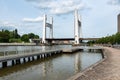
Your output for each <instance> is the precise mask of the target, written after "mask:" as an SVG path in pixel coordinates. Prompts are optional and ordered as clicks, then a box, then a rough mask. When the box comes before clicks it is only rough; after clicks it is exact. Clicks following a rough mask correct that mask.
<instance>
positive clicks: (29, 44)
mask: <svg viewBox="0 0 120 80" xmlns="http://www.w3.org/2000/svg"><path fill="white" fill-rule="evenodd" d="M35 45H36V43H0V46H35Z"/></svg>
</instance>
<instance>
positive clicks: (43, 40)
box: [42, 15, 53, 44]
mask: <svg viewBox="0 0 120 80" xmlns="http://www.w3.org/2000/svg"><path fill="white" fill-rule="evenodd" d="M47 27H48V28H49V29H50V38H51V39H52V38H53V18H52V17H51V21H50V23H47V15H44V17H43V37H42V43H43V44H46V43H47V42H46V31H47V30H46V28H47Z"/></svg>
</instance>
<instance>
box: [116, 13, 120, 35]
mask: <svg viewBox="0 0 120 80" xmlns="http://www.w3.org/2000/svg"><path fill="white" fill-rule="evenodd" d="M117 18H118V20H117V21H118V29H117V32H119V33H120V14H119V15H118V17H117Z"/></svg>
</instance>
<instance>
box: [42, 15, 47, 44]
mask: <svg viewBox="0 0 120 80" xmlns="http://www.w3.org/2000/svg"><path fill="white" fill-rule="evenodd" d="M46 20H47V16H46V15H44V16H43V34H42V35H43V37H42V43H46V40H45V39H46Z"/></svg>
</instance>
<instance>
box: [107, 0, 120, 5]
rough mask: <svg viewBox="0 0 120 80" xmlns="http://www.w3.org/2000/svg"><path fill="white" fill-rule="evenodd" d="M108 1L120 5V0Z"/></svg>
mask: <svg viewBox="0 0 120 80" xmlns="http://www.w3.org/2000/svg"><path fill="white" fill-rule="evenodd" d="M108 3H109V4H112V5H120V0H110V1H109V2H108Z"/></svg>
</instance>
